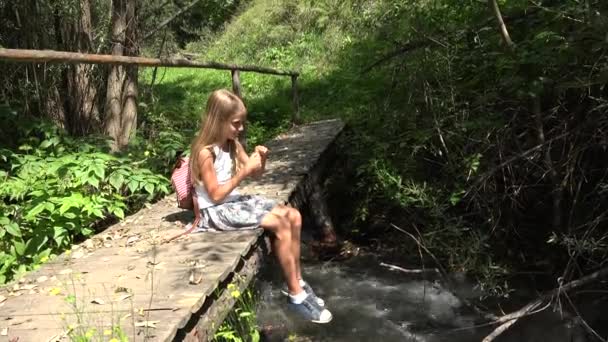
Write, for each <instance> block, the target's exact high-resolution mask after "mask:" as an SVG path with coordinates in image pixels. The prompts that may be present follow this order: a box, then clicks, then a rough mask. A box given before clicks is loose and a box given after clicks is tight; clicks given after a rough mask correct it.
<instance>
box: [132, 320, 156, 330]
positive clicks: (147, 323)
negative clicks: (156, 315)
mask: <svg viewBox="0 0 608 342" xmlns="http://www.w3.org/2000/svg"><path fill="white" fill-rule="evenodd" d="M159 322H160V321H139V322H137V323H135V326H136V327H145V328H155V329H156V324H158V323H159Z"/></svg>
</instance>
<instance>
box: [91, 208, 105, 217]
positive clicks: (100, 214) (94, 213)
mask: <svg viewBox="0 0 608 342" xmlns="http://www.w3.org/2000/svg"><path fill="white" fill-rule="evenodd" d="M93 215H95V216H97V217H99V218H104V215H103V213H102V212H101V210H99V209H93Z"/></svg>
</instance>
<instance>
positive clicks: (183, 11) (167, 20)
mask: <svg viewBox="0 0 608 342" xmlns="http://www.w3.org/2000/svg"><path fill="white" fill-rule="evenodd" d="M200 1H201V0H194V1H192V2H191V3H190V4H189V5H188V6H186V7H184V8H182V9H181V10H180V11H179V12H177V13H175V14H174V15H173V16H172V17H170V18H168V19H166V20H165V21H163V22H162V23H160V25H158V26H157V27H156V28H155V29H153V30H152V31H150V32H148V33H147V34H146V35H145V36H144V37H143V38H142V41H143V40H146V39H148V38H150V37H151V36H152V35H154V34H155V33H156V32H158V30H160V29H162V28H163V27H165V26H167V25H168V24H169V23H170V22H172V21H173V20H175V18H177V17H179V16H180V15H182V14H184V13H185V12H187V11H188V10H189V9H190V8H192V7H193V6H194V5H196V4H197V3H198V2H200Z"/></svg>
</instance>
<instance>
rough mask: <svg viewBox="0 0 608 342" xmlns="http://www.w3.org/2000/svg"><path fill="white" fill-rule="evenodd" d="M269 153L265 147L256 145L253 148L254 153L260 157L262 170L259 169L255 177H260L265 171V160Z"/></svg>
mask: <svg viewBox="0 0 608 342" xmlns="http://www.w3.org/2000/svg"><path fill="white" fill-rule="evenodd" d="M269 152H270V151H269V150H268V148H267V147H266V146H261V145H258V146H256V147H255V152H254V153H257V154H259V155H260V157H261V158H262V168H261V169H260V171H259V173H258V174H257V176H261V175H262V173H264V171H265V170H266V159H268V153H269Z"/></svg>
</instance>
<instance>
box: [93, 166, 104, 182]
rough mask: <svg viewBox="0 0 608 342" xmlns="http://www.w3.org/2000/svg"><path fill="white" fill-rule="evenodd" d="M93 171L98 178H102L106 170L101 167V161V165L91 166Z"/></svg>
mask: <svg viewBox="0 0 608 342" xmlns="http://www.w3.org/2000/svg"><path fill="white" fill-rule="evenodd" d="M91 169H93V172H94V173H95V174H96V175H97V177H99V179H103V178H104V177H105V175H106V170H105V169H104V168H103V163H102V164H101V165H93V166H92V167H91Z"/></svg>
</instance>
